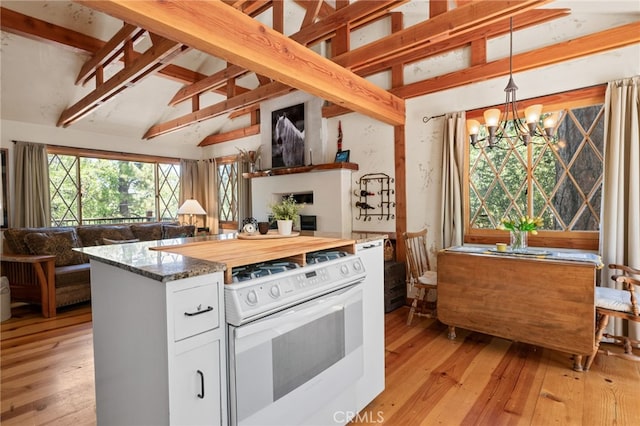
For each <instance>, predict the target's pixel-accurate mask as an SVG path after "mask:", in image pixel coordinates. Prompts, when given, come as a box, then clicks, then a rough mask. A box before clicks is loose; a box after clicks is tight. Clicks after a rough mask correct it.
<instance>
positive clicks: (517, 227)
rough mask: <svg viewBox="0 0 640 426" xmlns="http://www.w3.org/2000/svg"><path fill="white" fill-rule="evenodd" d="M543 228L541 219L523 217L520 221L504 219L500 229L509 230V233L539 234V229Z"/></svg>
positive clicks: (499, 226)
mask: <svg viewBox="0 0 640 426" xmlns="http://www.w3.org/2000/svg"><path fill="white" fill-rule="evenodd" d="M539 226H542V218H541V217H530V216H522V217H521V218H520V219H519V220H512V219H502V220H501V221H500V225H498V229H507V230H509V231H529V232H531V233H532V234H534V235H535V234H537V233H538V231H537V229H538V227H539Z"/></svg>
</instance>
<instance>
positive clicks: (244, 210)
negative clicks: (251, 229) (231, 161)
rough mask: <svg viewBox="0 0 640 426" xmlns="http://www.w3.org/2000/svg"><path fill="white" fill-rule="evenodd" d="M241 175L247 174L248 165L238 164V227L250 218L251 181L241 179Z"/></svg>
mask: <svg viewBox="0 0 640 426" xmlns="http://www.w3.org/2000/svg"><path fill="white" fill-rule="evenodd" d="M243 173H249V163H248V162H246V161H239V162H238V227H239V228H240V227H242V221H243V220H244V219H246V218H249V217H252V214H253V213H252V211H253V208H252V206H251V179H245V178H244V177H242V174H243Z"/></svg>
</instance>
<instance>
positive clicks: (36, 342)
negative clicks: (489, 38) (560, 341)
mask: <svg viewBox="0 0 640 426" xmlns="http://www.w3.org/2000/svg"><path fill="white" fill-rule="evenodd" d="M407 312H408V309H407V308H402V309H398V310H396V311H394V312H392V313H390V314H387V315H386V317H385V331H386V336H385V341H386V389H385V391H384V392H383V393H382V394H381V395H380V396H378V397H377V398H376V399H375V400H374V401H373V402H372V403H371V404H369V406H368V407H367V408H366V409H365V410H364V411H363V412H362V413H360V414H359V417H358V418H356V419H355V420H354V424H385V425H536V426H537V425H550V424H557V425H630V426H635V425H640V404H639V403H638V401H640V363H635V364H634V363H631V362H629V361H626V360H622V359H619V358H614V357H607V356H602V355H601V356H599V357H598V358H596V360H595V362H594V365H593V367H592V370H591V371H589V372H588V373H576V372H574V371H573V370H571V369H570V366H571V359H570V356H569V355H567V354H563V353H560V352H556V351H551V350H546V349H541V348H537V347H534V346H529V345H525V344H521V343H513V342H509V341H507V340H504V339H499V338H493V337H490V336H486V335H483V334H479V333H472V332H468V331H465V330H458V338H457V339H456V340H455V341H450V340H448V339H447V337H446V327H445V326H444V325H442V324H441V323H439V322H438V321H434V320H430V319H424V318H419V319H416V320H414V323H413V324H412V325H411V326H410V327H407V326H406V325H405V320H406V316H407ZM1 334H2V335H1V342H0V350H1V351H2V353H1V355H0V362H1V363H2V372H1V375H0V380H1V382H0V386H1V391H0V396H1V406H0V423H2V425H3V426H10V425H45V424H46V425H49V424H51V425H74V426H81V425H95V423H96V419H95V397H94V392H95V388H94V378H93V347H92V331H91V308H90V306H88V305H86V306H81V307H79V308H76V309H70V310H67V311H64V312H62V313H61V314H60V315H59V316H58V317H57V318H56V319H44V318H42V317H40V315H39V313H38V312H37V310H34V309H30V308H27V307H22V308H18V309H14V311H13V316H12V318H11V319H10V320H8V321H5V322H3V323H2V326H1Z"/></svg>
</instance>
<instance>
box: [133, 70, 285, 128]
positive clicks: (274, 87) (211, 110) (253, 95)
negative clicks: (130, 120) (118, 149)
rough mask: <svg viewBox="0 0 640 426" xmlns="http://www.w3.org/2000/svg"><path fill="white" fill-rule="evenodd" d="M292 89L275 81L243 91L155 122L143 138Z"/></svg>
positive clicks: (182, 126)
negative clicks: (165, 120) (197, 108)
mask: <svg viewBox="0 0 640 426" xmlns="http://www.w3.org/2000/svg"><path fill="white" fill-rule="evenodd" d="M292 90H294V89H292V88H291V87H289V86H287V85H286V84H283V83H280V82H278V81H274V82H272V83H269V84H267V85H264V86H260V87H258V88H257V89H254V90H251V91H249V92H247V93H243V94H242V95H238V96H235V97H233V98H229V99H227V100H224V101H222V102H219V103H217V104H215V105H211V106H208V107H205V108H202V109H201V110H199V111H194V112H192V113H189V114H185V115H183V116H182V117H178V118H175V119H173V120H169V121H167V122H164V123H160V124H155V125H153V126H151V127H150V128H149V130H147V132H146V133H145V134H144V136H143V138H144V139H151V138H154V137H156V136H160V135H164V134H167V133H170V132H173V131H176V130H180V129H182V128H184V127H186V126H190V125H192V124H195V123H198V122H200V121H204V120H208V119H210V118H213V117H217V116H219V115H222V114H226V113H228V112H230V111H233V110H234V109H238V108H243V107H245V106H247V105H252V104H254V103H257V102H261V101H264V100H265V99H269V98H271V97H275V96H281V95H284V94H286V93H289V92H290V91H292Z"/></svg>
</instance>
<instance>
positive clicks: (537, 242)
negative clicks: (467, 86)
mask: <svg viewBox="0 0 640 426" xmlns="http://www.w3.org/2000/svg"><path fill="white" fill-rule="evenodd" d="M605 91H606V85H604V84H602V85H597V86H592V87H587V88H583V89H577V90H571V91H567V92H562V93H556V94H552V95H547V96H542V97H539V98H531V99H526V100H523V101H518V113H519V115H520V116H523V115H524V109H525V108H526V107H527V106H529V105H533V104H536V103H541V104H543V105H544V107H545V109H546V110H556V109H564V108H570V109H572V108H580V107H586V106H590V105H595V104H602V103H604V99H605ZM488 108H500V109H502V108H501V105H495V106H487V107H485V108H478V109H474V110H470V111H467V113H466V119H467V120H469V119H476V120H479V121H481V122H482V121H483V120H484V119H483V113H484V111H485V110H486V109H488ZM468 141H469V135H468V134H467V135H466V140H465V142H466V143H465V148H464V164H465V167H464V175H463V180H464V184H463V207H464V218H465V220H464V238H463V240H464V242H465V243H470V244H495V243H498V242H506V243H509V234H508V233H507V232H505V231H499V230H497V229H476V228H471V224H470V220H469V219H470V209H471V206H470V201H469V197H470V189H469V161H470V160H469V156H470V150H471V146H470V144H469V143H468ZM599 240H600V233H599V232H598V231H544V230H540V231H538V235H530V236H529V244H530V245H532V246H536V247H562V248H575V249H584V250H597V249H598V247H599Z"/></svg>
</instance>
